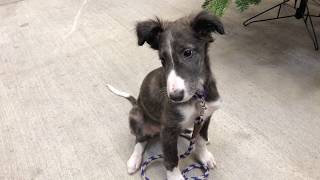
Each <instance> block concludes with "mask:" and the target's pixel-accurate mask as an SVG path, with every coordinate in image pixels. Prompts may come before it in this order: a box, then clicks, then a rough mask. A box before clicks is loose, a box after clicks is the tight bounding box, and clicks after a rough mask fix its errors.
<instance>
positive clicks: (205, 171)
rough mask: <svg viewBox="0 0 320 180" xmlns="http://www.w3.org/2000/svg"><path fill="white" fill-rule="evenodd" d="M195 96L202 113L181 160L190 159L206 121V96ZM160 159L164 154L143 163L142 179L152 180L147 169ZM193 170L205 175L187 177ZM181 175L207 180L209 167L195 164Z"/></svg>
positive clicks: (154, 156)
mask: <svg viewBox="0 0 320 180" xmlns="http://www.w3.org/2000/svg"><path fill="white" fill-rule="evenodd" d="M194 96H195V98H196V99H197V100H198V101H199V106H200V107H199V108H200V113H199V116H198V117H197V118H196V119H195V121H194V125H193V132H192V136H191V139H190V144H189V147H188V149H187V150H186V151H185V152H184V153H182V154H180V156H179V157H180V159H185V158H186V157H188V156H189V155H190V154H191V152H192V150H193V149H194V144H195V142H196V139H197V137H198V135H199V132H200V130H201V127H202V125H203V121H204V119H203V116H204V111H205V110H206V104H205V95H204V94H203V93H200V92H196V93H195V95H194ZM158 159H163V155H162V154H159V155H153V156H150V157H149V158H148V159H146V160H145V161H143V163H142V165H141V177H142V179H144V180H150V178H149V177H147V175H146V169H147V167H148V165H149V164H150V163H152V162H153V161H155V160H158ZM193 169H200V170H202V171H203V174H202V175H201V176H197V177H187V174H188V173H189V172H191V171H192V170H193ZM181 173H182V176H183V177H184V179H185V180H203V179H207V178H208V177H209V167H208V166H207V165H205V164H203V163H193V164H191V165H189V166H187V167H186V168H185V169H184V170H182V171H181Z"/></svg>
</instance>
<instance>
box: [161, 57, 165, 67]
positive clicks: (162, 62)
mask: <svg viewBox="0 0 320 180" xmlns="http://www.w3.org/2000/svg"><path fill="white" fill-rule="evenodd" d="M160 61H161V64H162V66H164V65H165V64H166V61H165V59H164V58H163V57H160Z"/></svg>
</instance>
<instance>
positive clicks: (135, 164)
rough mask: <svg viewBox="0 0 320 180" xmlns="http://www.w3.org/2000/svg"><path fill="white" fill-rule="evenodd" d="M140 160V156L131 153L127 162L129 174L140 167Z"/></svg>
mask: <svg viewBox="0 0 320 180" xmlns="http://www.w3.org/2000/svg"><path fill="white" fill-rule="evenodd" d="M141 161H142V156H141V155H139V154H134V153H133V154H132V155H131V157H130V159H129V160H128V162H127V168H128V173H129V174H133V173H135V172H136V171H137V170H138V169H139V168H140V165H141Z"/></svg>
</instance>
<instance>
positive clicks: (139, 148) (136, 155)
mask: <svg viewBox="0 0 320 180" xmlns="http://www.w3.org/2000/svg"><path fill="white" fill-rule="evenodd" d="M143 118H144V117H143V112H142V110H141V109H140V108H139V106H137V105H134V106H133V107H132V109H131V111H130V114H129V124H130V129H131V133H132V134H133V135H135V136H136V144H135V146H134V150H133V152H132V154H131V156H130V158H129V160H128V162H127V169H128V173H129V174H133V173H135V172H136V171H137V170H138V169H139V168H140V165H141V161H142V157H143V152H144V149H145V147H146V145H147V140H148V139H149V137H148V136H146V135H144V133H143V126H144V119H143Z"/></svg>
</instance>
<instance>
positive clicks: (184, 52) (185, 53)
mask: <svg viewBox="0 0 320 180" xmlns="http://www.w3.org/2000/svg"><path fill="white" fill-rule="evenodd" d="M192 54H193V51H192V50H191V49H186V50H184V51H183V57H184V58H189V57H191V56H192Z"/></svg>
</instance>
